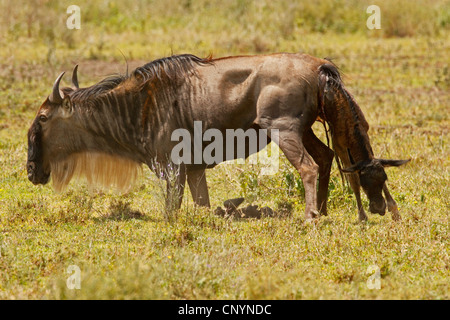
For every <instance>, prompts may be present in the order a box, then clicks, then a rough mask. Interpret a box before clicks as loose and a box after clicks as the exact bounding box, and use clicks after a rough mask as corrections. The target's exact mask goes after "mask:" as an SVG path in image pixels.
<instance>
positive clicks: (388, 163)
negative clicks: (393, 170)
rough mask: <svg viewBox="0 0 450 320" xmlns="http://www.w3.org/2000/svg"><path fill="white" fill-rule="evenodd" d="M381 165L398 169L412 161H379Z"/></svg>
mask: <svg viewBox="0 0 450 320" xmlns="http://www.w3.org/2000/svg"><path fill="white" fill-rule="evenodd" d="M379 161H380V164H381V165H382V166H383V167H398V166H401V165H402V164H405V163H408V162H410V161H411V159H408V160H386V159H379Z"/></svg>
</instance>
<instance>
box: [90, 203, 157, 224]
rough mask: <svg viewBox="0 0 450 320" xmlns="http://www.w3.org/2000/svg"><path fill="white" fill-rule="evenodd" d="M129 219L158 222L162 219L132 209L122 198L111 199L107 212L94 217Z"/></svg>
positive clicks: (106, 219) (98, 219) (107, 219)
mask: <svg viewBox="0 0 450 320" xmlns="http://www.w3.org/2000/svg"><path fill="white" fill-rule="evenodd" d="M131 219H138V220H143V221H151V222H160V221H162V219H158V218H154V217H149V216H148V215H145V214H144V213H142V212H141V211H139V210H133V209H132V208H131V207H130V204H129V203H128V202H124V201H122V200H116V201H113V202H112V203H111V204H110V206H109V210H108V212H107V213H105V214H102V215H101V216H100V217H98V218H96V219H95V220H97V221H109V220H115V221H126V220H131Z"/></svg>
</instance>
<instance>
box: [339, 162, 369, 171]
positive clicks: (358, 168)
mask: <svg viewBox="0 0 450 320" xmlns="http://www.w3.org/2000/svg"><path fill="white" fill-rule="evenodd" d="M364 165H365V164H364V162H363V161H359V162H358V163H355V164H354V165H351V166H350V167H348V168H344V169H342V170H341V171H342V172H344V173H353V172H358V171H361V170H362V169H363V168H364Z"/></svg>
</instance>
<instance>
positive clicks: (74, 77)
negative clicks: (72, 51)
mask: <svg viewBox="0 0 450 320" xmlns="http://www.w3.org/2000/svg"><path fill="white" fill-rule="evenodd" d="M77 71H78V65H76V66H75V68H73V72H72V84H73V86H74V87H75V88H76V89H80V86H79V85H78V75H77Z"/></svg>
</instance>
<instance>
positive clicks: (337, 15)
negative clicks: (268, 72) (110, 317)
mask: <svg viewBox="0 0 450 320" xmlns="http://www.w3.org/2000/svg"><path fill="white" fill-rule="evenodd" d="M76 2H77V3H72V2H71V1H48V0H33V1H25V0H16V1H5V0H0V59H1V60H0V299H42V298H44V299H449V298H450V296H449V292H450V290H449V281H448V280H449V275H450V269H449V268H450V259H449V251H450V245H449V243H450V230H449V216H448V213H449V208H450V203H449V198H450V192H449V185H450V184H449V178H450V175H449V165H450V148H449V139H448V136H449V131H450V121H449V114H450V113H449V111H450V109H449V89H450V75H449V52H450V50H449V44H450V37H449V26H450V4H449V2H448V1H445V0H419V1H406V0H401V1H387V0H386V1H377V3H376V4H377V5H378V6H379V7H380V9H381V29H379V30H376V29H375V30H370V29H368V28H367V27H366V20H367V18H368V17H369V15H370V14H368V13H366V8H367V7H368V6H369V5H371V4H374V3H372V1H357V0H341V1H331V0H320V1H301V0H298V1H269V0H267V1H266V0H261V1H250V0H230V1H218V0H209V1H206V0H183V1H175V0H168V1H159V0H154V1H131V0H124V1H109V0H105V1H95V2H92V1H86V0H79V1H76ZM71 4H77V5H78V6H79V7H80V9H81V28H80V29H79V30H76V29H73V30H71V29H68V28H67V27H66V20H67V18H68V17H69V14H68V13H67V12H66V10H67V7H68V6H69V5H71ZM281 51H286V52H305V53H309V54H311V55H314V56H318V57H330V58H333V61H334V62H335V63H336V64H337V65H338V66H339V67H340V70H341V71H342V73H343V74H344V81H345V83H346V86H347V88H348V89H349V91H350V92H351V93H352V94H353V95H354V97H355V99H356V101H358V103H359V105H360V106H361V108H362V110H363V112H364V113H365V116H366V118H367V120H368V122H369V124H370V125H371V128H370V131H369V135H370V137H371V142H372V147H373V149H374V152H375V154H376V156H377V157H380V158H395V159H405V158H411V159H412V161H411V162H410V163H409V164H407V165H405V166H403V167H401V168H391V169H387V174H388V177H389V181H388V185H389V188H390V190H391V193H392V195H393V197H394V198H395V199H396V201H397V203H398V205H399V209H400V214H401V215H402V218H403V219H402V220H401V221H399V222H397V221H393V220H392V219H391V217H390V215H389V213H387V214H386V216H384V217H382V216H379V215H370V216H369V221H368V222H365V223H360V222H358V220H357V207H356V201H355V199H354V196H353V195H352V193H351V190H350V189H349V188H348V186H347V185H346V184H343V183H342V181H341V178H340V175H339V171H338V169H337V167H336V166H333V169H332V178H331V182H330V189H329V202H328V206H329V215H328V216H326V217H321V218H320V219H319V220H318V221H316V222H315V223H305V221H304V215H303V210H304V199H303V185H302V182H301V179H300V177H299V175H298V173H296V172H295V170H294V168H293V167H292V166H291V165H290V164H289V163H288V162H287V160H286V159H285V158H284V157H283V156H281V160H280V168H279V170H278V172H277V173H276V174H275V175H270V176H269V175H265V176H261V175H259V170H260V167H258V165H251V164H244V165H242V164H240V165H228V164H222V165H219V166H218V167H216V168H215V169H212V170H210V171H208V181H209V186H210V195H211V202H212V205H213V208H215V207H217V206H221V205H222V203H223V201H224V200H226V199H230V198H235V197H239V196H243V197H245V204H257V205H260V206H270V207H271V208H273V209H276V210H279V211H283V212H287V214H285V215H284V216H283V217H276V218H272V217H267V218H262V219H241V220H236V219H224V218H223V217H219V216H216V215H214V213H213V210H206V209H201V208H196V207H194V205H193V203H192V199H191V196H190V194H189V190H186V192H185V198H184V201H183V206H182V208H181V210H179V211H177V212H171V213H169V214H168V213H166V212H165V210H164V206H163V203H164V185H163V184H162V182H161V181H158V180H157V178H156V177H155V176H154V174H153V173H151V172H150V170H148V169H147V168H144V171H143V176H142V177H141V178H140V179H139V181H138V183H137V184H136V185H135V186H134V187H133V189H131V190H130V191H129V192H128V193H126V194H120V193H117V192H115V191H114V190H97V189H89V188H88V187H87V186H86V185H85V184H84V183H83V181H81V182H72V183H71V185H70V187H69V188H68V189H67V190H66V191H64V192H62V193H55V192H54V191H53V190H52V188H51V184H49V185H46V186H34V185H32V184H31V183H30V182H29V181H28V179H27V174H26V169H25V163H26V157H27V141H26V133H27V130H28V128H29V126H30V124H31V121H32V119H33V118H34V116H35V113H36V111H37V109H38V108H39V106H40V104H41V103H42V102H43V101H44V99H45V98H46V97H47V96H48V95H49V94H50V92H51V88H52V84H53V81H54V80H55V78H56V76H57V75H58V74H59V73H60V72H61V71H68V72H69V73H70V71H71V70H72V68H73V66H74V65H75V64H79V79H80V85H81V86H83V87H84V86H88V85H91V84H93V83H96V82H98V81H99V80H100V79H102V78H103V77H105V76H107V75H109V74H111V73H117V72H119V73H125V71H126V62H125V59H124V57H125V58H126V60H127V62H128V65H129V68H133V67H136V66H139V65H141V64H143V63H145V62H148V61H150V60H152V59H155V58H160V57H163V56H167V55H170V54H172V53H193V54H196V55H198V56H207V55H209V54H212V55H213V56H215V57H218V56H225V55H234V54H257V53H272V52H281ZM69 78H70V77H68V76H66V79H65V80H66V81H69ZM66 84H67V85H68V84H69V83H68V82H66ZM314 129H315V132H316V133H317V135H318V136H320V137H321V138H322V139H323V141H326V139H325V135H324V130H323V127H322V126H321V125H319V124H317V125H315V126H314ZM364 201H365V205H366V207H367V201H366V199H365V198H364ZM71 265H75V266H78V267H79V270H80V271H81V288H80V289H70V288H68V286H67V282H66V281H67V279H68V277H69V276H70V275H71V273H70V272H69V273H68V270H69V271H70V270H71V269H69V266H71ZM371 266H375V268H376V269H377V270H379V272H380V285H381V288H380V289H373V287H371V286H370V285H369V286H368V283H367V281H368V280H370V279H369V278H370V277H371V276H373V270H374V269H371ZM370 270H372V271H370Z"/></svg>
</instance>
